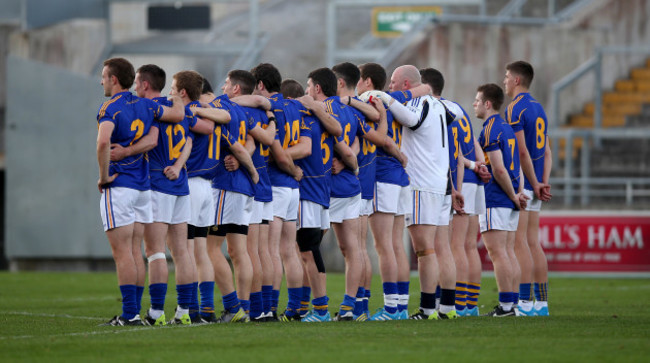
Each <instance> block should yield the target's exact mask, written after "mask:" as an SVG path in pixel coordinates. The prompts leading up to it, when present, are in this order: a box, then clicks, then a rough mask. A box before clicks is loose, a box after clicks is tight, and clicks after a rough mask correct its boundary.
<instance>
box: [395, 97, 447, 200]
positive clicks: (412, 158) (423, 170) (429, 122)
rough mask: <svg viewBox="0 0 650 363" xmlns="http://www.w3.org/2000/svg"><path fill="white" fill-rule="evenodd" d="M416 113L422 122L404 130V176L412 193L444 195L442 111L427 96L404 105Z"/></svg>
mask: <svg viewBox="0 0 650 363" xmlns="http://www.w3.org/2000/svg"><path fill="white" fill-rule="evenodd" d="M406 106H407V107H409V108H410V109H412V110H415V109H417V110H419V112H420V119H421V120H422V122H420V123H418V124H417V125H415V126H413V127H404V129H403V134H402V135H403V142H402V152H403V153H404V154H406V156H407V157H408V160H409V162H408V164H407V165H406V172H407V174H408V175H409V179H410V181H411V186H412V187H413V189H415V190H422V191H427V192H433V193H439V194H445V191H446V189H447V172H448V170H449V141H448V139H447V138H448V135H447V121H446V117H445V108H444V106H443V105H442V103H441V102H440V101H438V100H437V99H434V98H433V97H430V96H423V97H419V98H414V99H412V100H411V101H409V102H408V103H407V105H406Z"/></svg>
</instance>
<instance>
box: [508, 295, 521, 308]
mask: <svg viewBox="0 0 650 363" xmlns="http://www.w3.org/2000/svg"><path fill="white" fill-rule="evenodd" d="M517 301H519V292H511V293H510V302H511V303H512V306H513V307H515V306H517Z"/></svg>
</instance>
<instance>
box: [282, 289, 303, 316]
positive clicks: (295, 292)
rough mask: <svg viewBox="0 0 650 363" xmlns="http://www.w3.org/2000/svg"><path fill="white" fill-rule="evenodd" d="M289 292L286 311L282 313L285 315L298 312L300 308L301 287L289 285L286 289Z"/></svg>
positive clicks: (292, 314)
mask: <svg viewBox="0 0 650 363" xmlns="http://www.w3.org/2000/svg"><path fill="white" fill-rule="evenodd" d="M287 290H288V292H289V301H288V302H287V311H286V312H285V313H284V315H286V316H294V315H296V314H298V313H299V311H298V310H299V309H300V296H301V295H302V287H291V288H288V289H287Z"/></svg>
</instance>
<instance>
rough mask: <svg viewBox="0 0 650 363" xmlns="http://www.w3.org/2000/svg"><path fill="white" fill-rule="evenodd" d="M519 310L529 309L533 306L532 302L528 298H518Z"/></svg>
mask: <svg viewBox="0 0 650 363" xmlns="http://www.w3.org/2000/svg"><path fill="white" fill-rule="evenodd" d="M518 305H519V310H524V311H529V310H530V309H532V308H533V305H534V303H533V302H532V301H530V300H519V304H518Z"/></svg>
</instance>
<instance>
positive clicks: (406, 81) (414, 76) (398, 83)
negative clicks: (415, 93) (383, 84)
mask: <svg viewBox="0 0 650 363" xmlns="http://www.w3.org/2000/svg"><path fill="white" fill-rule="evenodd" d="M421 82H422V81H421V78H420V71H419V70H418V69H417V68H416V67H415V66H412V65H404V66H399V67H397V68H395V71H393V75H392V76H391V77H390V87H389V88H390V91H391V92H395V91H407V90H409V89H411V88H413V87H417V86H419V85H420V84H421Z"/></svg>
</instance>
